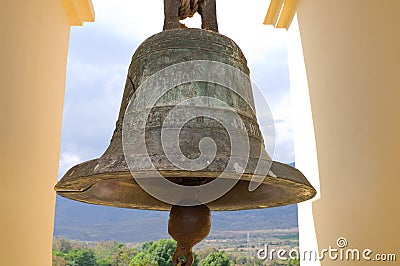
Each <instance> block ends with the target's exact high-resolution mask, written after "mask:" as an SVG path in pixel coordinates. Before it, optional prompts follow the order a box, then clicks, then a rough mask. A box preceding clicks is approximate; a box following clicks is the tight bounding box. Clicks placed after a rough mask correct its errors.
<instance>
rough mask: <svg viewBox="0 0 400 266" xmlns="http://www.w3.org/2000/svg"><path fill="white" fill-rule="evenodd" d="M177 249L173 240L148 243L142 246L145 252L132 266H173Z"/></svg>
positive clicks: (134, 260) (136, 258)
mask: <svg viewBox="0 0 400 266" xmlns="http://www.w3.org/2000/svg"><path fill="white" fill-rule="evenodd" d="M175 248H176V242H175V241H174V240H172V239H161V240H159V241H157V242H146V243H144V244H143V246H142V249H143V251H142V252H140V253H138V254H137V255H136V256H135V257H134V258H133V260H132V262H131V264H130V265H135V266H136V265H138V266H141V265H143V266H145V265H156V266H173V264H172V255H173V254H174V252H175ZM132 263H133V264H132Z"/></svg>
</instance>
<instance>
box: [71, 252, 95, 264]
mask: <svg viewBox="0 0 400 266" xmlns="http://www.w3.org/2000/svg"><path fill="white" fill-rule="evenodd" d="M66 258H67V261H68V266H97V265H96V257H95V256H94V252H93V250H90V249H80V250H77V249H72V250H70V251H69V252H68V253H67V256H66Z"/></svg>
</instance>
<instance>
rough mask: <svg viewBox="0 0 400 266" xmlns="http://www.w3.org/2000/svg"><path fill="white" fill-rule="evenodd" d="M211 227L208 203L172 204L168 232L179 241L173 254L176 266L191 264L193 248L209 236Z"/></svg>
mask: <svg viewBox="0 0 400 266" xmlns="http://www.w3.org/2000/svg"><path fill="white" fill-rule="evenodd" d="M210 228H211V215H210V209H209V208H208V207H207V206H206V205H198V206H176V205H174V206H172V208H171V212H170V215H169V223H168V233H169V234H170V235H171V236H172V238H173V239H175V241H176V242H177V246H176V250H175V253H174V255H173V256H172V261H173V263H174V265H175V266H191V265H192V264H193V262H194V256H193V252H192V248H193V246H194V245H196V244H197V243H199V242H201V241H202V240H203V239H204V238H206V237H207V236H208V234H209V233H210Z"/></svg>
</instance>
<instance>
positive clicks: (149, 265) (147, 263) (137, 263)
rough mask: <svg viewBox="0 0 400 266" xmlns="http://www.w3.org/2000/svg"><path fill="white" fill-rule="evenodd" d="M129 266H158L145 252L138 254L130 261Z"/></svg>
mask: <svg viewBox="0 0 400 266" xmlns="http://www.w3.org/2000/svg"><path fill="white" fill-rule="evenodd" d="M129 266H159V265H158V262H157V261H156V260H155V259H154V258H152V256H151V254H149V253H146V251H142V252H139V253H138V254H136V256H135V257H134V258H133V259H132V261H131V263H130V264H129Z"/></svg>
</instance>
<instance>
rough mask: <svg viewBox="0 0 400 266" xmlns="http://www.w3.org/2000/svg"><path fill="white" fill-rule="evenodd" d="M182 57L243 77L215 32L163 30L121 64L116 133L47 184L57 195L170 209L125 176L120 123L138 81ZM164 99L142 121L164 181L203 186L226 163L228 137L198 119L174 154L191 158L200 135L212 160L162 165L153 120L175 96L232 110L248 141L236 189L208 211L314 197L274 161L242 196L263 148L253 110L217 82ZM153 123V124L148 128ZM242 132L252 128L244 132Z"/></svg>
mask: <svg viewBox="0 0 400 266" xmlns="http://www.w3.org/2000/svg"><path fill="white" fill-rule="evenodd" d="M190 60H210V61H217V62H221V63H224V64H228V65H230V66H232V67H235V68H238V69H239V70H240V71H243V72H244V73H247V74H248V73H249V70H248V68H247V63H246V59H245V57H244V56H243V54H242V52H241V50H240V48H239V47H238V46H237V45H236V44H235V43H234V42H233V41H232V40H231V39H229V38H227V37H225V36H223V35H221V34H218V33H215V32H212V31H204V30H200V29H177V30H169V31H163V32H161V33H158V34H156V35H154V36H152V37H150V38H148V39H147V40H146V41H145V42H143V43H142V44H141V45H140V47H139V48H138V49H137V50H136V52H135V54H134V56H133V59H132V63H131V65H130V67H129V71H128V77H127V81H126V85H125V91H124V95H123V99H122V103H121V109H120V113H119V117H118V121H117V123H116V129H115V131H114V135H113V137H112V140H111V143H110V145H109V147H108V149H107V150H106V152H105V153H104V154H103V155H102V156H101V157H100V158H98V159H95V160H91V161H88V162H84V163H81V164H78V165H76V166H74V167H73V168H71V169H70V170H69V171H68V172H67V173H66V174H65V175H64V177H63V178H62V179H61V180H60V181H59V183H58V184H57V185H56V187H55V189H56V191H57V193H58V194H59V195H61V196H63V197H66V198H70V199H74V200H78V201H82V202H86V203H93V204H100V205H107V206H115V207H123V208H135V209H148V210H170V208H171V205H170V204H167V203H165V202H162V201H160V200H158V199H156V198H154V197H152V196H151V195H149V194H148V193H146V192H145V191H144V190H143V189H142V188H141V187H140V186H139V185H138V184H137V182H136V181H135V179H134V178H132V175H131V172H130V169H129V168H128V165H127V162H126V160H125V155H124V151H123V146H122V128H123V120H124V115H125V111H126V108H127V106H128V103H129V101H130V100H131V97H132V95H134V92H135V89H136V88H138V87H139V86H140V84H141V82H143V81H144V80H146V78H148V77H149V76H151V75H152V74H154V73H156V72H158V71H159V70H161V69H163V68H165V67H168V66H170V65H173V64H177V63H181V62H185V61H190ZM205 88H206V89H205ZM242 89H243V90H246V91H247V94H248V93H249V91H250V93H251V87H247V88H242ZM177 92H180V93H181V94H179V93H177ZM171 94H175V95H172V96H171V95H165V97H163V98H161V99H160V101H162V100H164V101H166V100H168V99H171V100H172V101H174V102H172V103H171V104H169V103H167V102H166V103H163V106H156V107H155V108H153V110H152V113H151V114H150V116H149V118H147V120H148V122H149V123H148V125H147V126H148V129H146V134H148V135H147V136H146V137H147V138H146V142H148V143H147V145H148V150H149V152H150V153H153V154H152V156H153V158H154V164H155V167H156V168H157V169H159V170H160V172H162V175H163V176H165V177H166V178H168V179H170V180H172V181H174V180H175V182H177V183H181V184H189V185H198V184H200V183H201V182H207V180H208V179H213V178H216V177H218V175H219V174H220V173H221V172H222V171H224V168H225V166H226V164H227V160H228V159H229V158H227V156H226V153H227V150H229V148H230V139H229V136H228V134H227V132H226V131H224V129H223V127H221V126H220V125H219V124H218V123H216V122H215V121H211V120H210V119H208V120H207V119H206V118H204V119H203V120H196V121H192V122H190V123H188V125H187V126H186V127H185V134H181V136H180V142H181V143H182V144H181V147H180V148H181V149H182V152H183V153H184V154H185V155H187V156H188V157H193V158H196V156H198V154H199V150H198V148H197V147H198V143H199V141H200V140H201V139H202V138H203V137H206V136H208V137H210V138H212V139H214V140H215V141H216V143H217V144H218V145H217V146H218V147H217V148H218V149H217V154H216V158H215V159H214V161H213V162H211V163H210V165H209V166H207V167H206V168H205V169H203V170H201V171H193V172H187V171H180V169H179V168H177V167H174V165H172V164H170V163H169V162H168V160H167V159H166V157H165V155H164V154H163V152H162V148H163V147H162V144H161V141H160V131H161V128H160V126H161V124H162V121H161V120H160V119H161V118H162V117H163V116H164V117H165V114H166V113H167V112H168V111H169V110H170V109H171V106H172V105H175V104H176V103H175V100H176V99H177V98H176V97H177V96H179V95H181V96H182V95H183V96H182V97H183V98H184V97H192V96H193V95H196V94H198V95H200V94H203V95H207V96H209V97H216V98H219V99H221V100H224V101H226V102H228V103H229V104H230V105H231V106H232V107H233V108H235V109H236V110H237V112H238V113H239V115H240V116H241V118H242V119H243V121H244V124H245V125H246V126H247V127H248V129H247V133H248V135H249V143H250V156H249V161H248V167H247V169H246V171H245V172H244V174H243V175H242V177H241V179H240V181H239V182H238V183H237V184H236V186H234V187H233V188H232V189H231V190H230V191H229V192H228V193H226V194H225V195H223V196H222V197H220V198H218V199H217V200H215V201H213V202H210V203H208V204H207V206H208V207H209V208H210V209H211V210H244V209H254V208H267V207H275V206H282V205H288V204H293V203H297V202H301V201H304V200H307V199H310V198H312V197H313V196H314V195H315V190H314V188H313V187H312V186H311V185H310V183H309V182H308V181H307V179H306V178H305V177H304V176H303V174H302V173H301V172H300V171H298V170H297V169H295V168H293V167H290V166H288V165H285V164H282V163H279V162H273V163H272V165H271V168H270V171H269V173H270V175H267V176H265V179H264V180H263V182H262V184H261V185H260V186H259V187H258V188H257V189H256V190H255V191H249V181H250V179H251V176H252V175H253V174H254V170H255V166H256V164H257V162H258V161H259V160H260V158H259V156H260V150H261V149H264V145H263V139H262V136H261V133H260V130H259V127H258V123H257V120H256V117H255V113H254V112H253V111H252V109H251V108H249V107H248V106H246V103H245V102H241V99H240V97H239V96H238V95H235V94H234V93H232V92H231V91H229V90H227V89H225V88H223V87H221V86H218V84H206V83H204V82H198V84H196V83H192V84H183V85H181V86H180V87H179V88H177V89H176V90H175V91H172V92H171ZM184 94H186V96H185V95H184ZM179 100H180V99H179ZM153 120H157V122H154V121H153ZM154 123H158V125H156V126H155V124H154ZM212 127H213V128H212ZM250 127H251V129H252V130H250V129H249V128H250ZM157 152H158V154H157ZM196 180H199V182H196Z"/></svg>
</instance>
